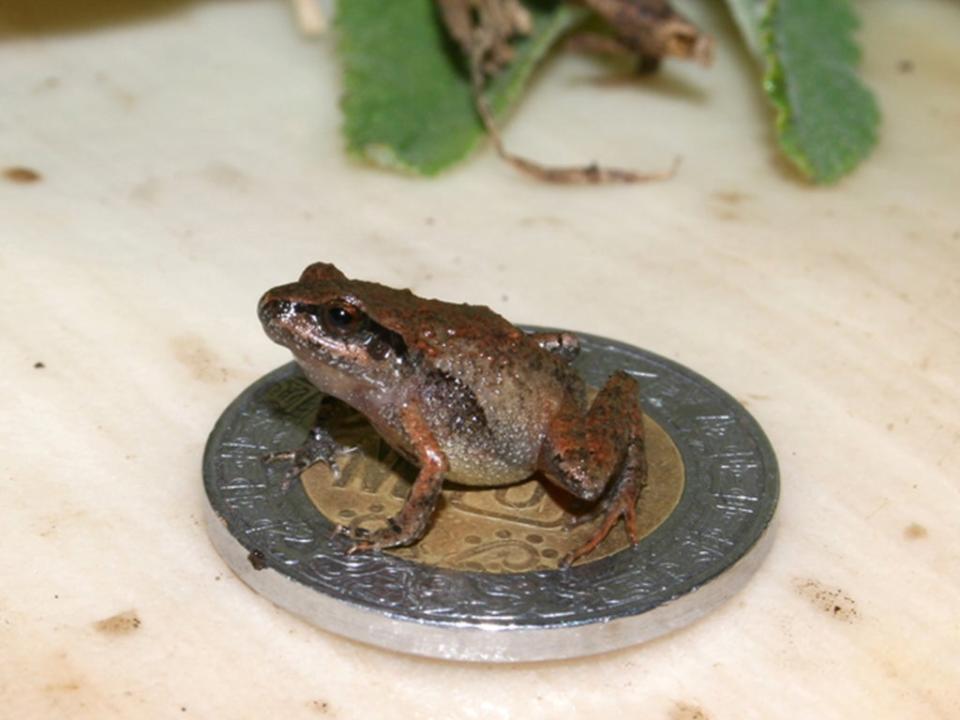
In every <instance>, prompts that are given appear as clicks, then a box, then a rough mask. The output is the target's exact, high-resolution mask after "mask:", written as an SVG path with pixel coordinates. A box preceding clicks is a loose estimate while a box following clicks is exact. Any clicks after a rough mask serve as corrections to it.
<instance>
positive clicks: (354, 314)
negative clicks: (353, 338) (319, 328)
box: [322, 303, 366, 335]
mask: <svg viewBox="0 0 960 720" xmlns="http://www.w3.org/2000/svg"><path fill="white" fill-rule="evenodd" d="M365 318H366V316H365V315H364V314H363V313H362V312H361V311H360V310H359V309H358V308H355V307H354V306H353V305H347V304H340V303H338V304H335V305H326V306H324V308H323V318H322V319H323V325H324V327H325V328H326V329H327V332H329V333H332V334H336V335H347V334H348V333H351V332H354V331H356V330H358V329H359V328H360V327H361V326H362V325H363V321H364V319H365Z"/></svg>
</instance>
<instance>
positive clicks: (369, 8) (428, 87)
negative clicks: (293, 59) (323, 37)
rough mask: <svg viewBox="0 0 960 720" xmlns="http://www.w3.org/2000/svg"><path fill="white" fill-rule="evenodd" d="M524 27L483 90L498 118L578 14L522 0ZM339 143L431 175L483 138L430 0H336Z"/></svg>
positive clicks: (459, 64) (456, 54) (460, 64)
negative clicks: (529, 23)
mask: <svg viewBox="0 0 960 720" xmlns="http://www.w3.org/2000/svg"><path fill="white" fill-rule="evenodd" d="M529 7H530V10H531V12H532V15H533V18H534V30H533V32H532V33H531V35H530V36H529V37H527V38H523V39H521V40H519V41H518V42H517V43H516V56H515V58H514V60H513V62H512V63H511V64H510V66H509V67H508V68H507V69H506V70H505V71H504V72H502V73H501V74H500V75H498V76H497V77H496V78H495V79H494V80H493V81H492V82H491V83H490V87H489V88H488V92H487V96H488V99H489V103H490V106H491V108H492V110H493V112H494V113H495V114H496V115H497V116H503V115H504V114H505V112H506V111H507V110H508V109H509V108H510V107H511V106H512V105H513V104H514V103H515V102H516V100H517V99H518V97H519V94H520V91H521V90H522V89H523V86H524V84H525V82H526V81H527V79H528V78H529V77H530V74H531V72H532V71H533V69H534V67H535V66H536V64H537V61H538V60H540V59H541V58H542V57H543V56H544V55H545V54H546V52H547V50H549V48H550V46H551V45H552V44H553V43H554V42H555V41H556V40H557V38H558V37H559V36H560V35H561V34H563V33H564V32H565V31H566V30H568V29H569V28H570V27H572V26H573V25H575V24H576V23H578V22H580V21H581V20H582V19H583V18H584V16H585V13H584V12H583V11H582V10H580V9H578V8H572V7H570V6H568V5H567V4H565V3H560V2H557V1H554V2H543V1H541V2H536V3H531V4H530V5H529ZM337 29H338V32H339V44H338V50H339V53H340V56H341V60H342V62H343V67H344V97H343V110H344V115H345V123H344V131H345V134H346V137H347V146H348V148H349V150H350V151H351V152H353V153H355V154H357V155H360V156H362V157H364V158H366V159H367V160H370V161H372V162H374V163H376V164H379V165H383V166H386V167H391V168H398V169H404V170H410V171H414V172H418V173H422V174H425V175H432V174H434V173H437V172H439V171H440V170H443V169H444V168H446V167H448V166H450V165H451V164H453V163H455V162H457V161H458V160H461V159H462V158H463V157H465V156H466V155H467V154H468V153H469V152H470V151H471V150H472V149H473V148H474V147H475V146H476V145H477V143H478V142H479V140H480V139H481V137H482V136H483V126H482V125H481V123H480V120H479V118H478V117H477V114H476V111H475V109H474V106H473V100H472V98H471V94H470V83H469V78H468V74H467V68H466V65H465V62H464V60H463V59H462V57H461V53H460V51H459V49H458V48H457V47H456V46H455V45H454V44H453V42H452V41H451V40H450V39H449V38H448V37H447V34H446V32H445V30H444V29H443V27H442V25H441V23H440V18H439V16H438V14H437V11H436V9H435V7H434V2H433V0H340V2H339V3H338V5H337Z"/></svg>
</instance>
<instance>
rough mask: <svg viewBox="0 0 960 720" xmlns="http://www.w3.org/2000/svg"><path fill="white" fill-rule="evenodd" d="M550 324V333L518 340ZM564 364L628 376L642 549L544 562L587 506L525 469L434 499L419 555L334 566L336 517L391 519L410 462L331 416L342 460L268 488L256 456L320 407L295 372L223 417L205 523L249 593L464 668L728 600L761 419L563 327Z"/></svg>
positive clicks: (754, 482)
mask: <svg viewBox="0 0 960 720" xmlns="http://www.w3.org/2000/svg"><path fill="white" fill-rule="evenodd" d="M527 329H528V330H531V331H547V329H545V328H527ZM578 336H579V338H580V340H581V347H582V349H581V353H580V355H579V357H578V358H577V360H576V366H577V369H578V370H579V371H580V373H581V374H582V375H583V377H584V379H585V380H586V381H587V382H588V383H589V384H590V385H592V386H595V387H599V386H601V385H602V384H603V383H604V382H605V381H606V379H607V377H609V375H610V374H611V373H612V372H614V371H615V370H618V369H623V370H626V371H627V372H628V373H630V374H631V375H632V376H634V377H635V378H636V379H637V381H638V383H639V385H640V392H641V400H642V403H643V408H644V412H645V416H646V426H647V436H648V437H647V443H648V455H649V458H648V459H649V464H650V473H649V477H648V481H647V484H646V485H645V487H644V488H643V490H642V492H641V494H640V498H639V501H638V506H637V512H638V524H639V529H640V532H641V536H642V537H641V540H640V542H639V543H637V544H636V545H631V544H630V543H629V542H628V541H627V538H626V533H625V531H624V529H623V528H622V524H621V527H618V528H617V530H616V531H615V532H611V533H610V535H609V536H608V537H607V539H606V540H605V541H604V542H603V543H602V544H601V546H600V547H598V548H597V550H596V551H595V552H594V553H592V554H591V555H588V556H587V557H585V558H583V559H582V560H581V561H580V562H579V563H578V564H576V565H574V566H573V567H572V568H569V569H565V570H560V569H557V563H558V560H559V558H561V557H563V556H564V555H565V554H566V552H568V551H569V550H570V549H572V548H574V547H577V546H579V545H580V544H581V543H582V542H583V539H584V538H585V537H587V536H589V535H590V534H591V532H592V528H591V527H590V526H589V524H587V525H584V526H582V527H578V528H575V529H573V530H571V529H569V528H568V523H567V519H568V518H569V517H570V511H576V510H579V509H582V508H580V507H578V506H577V504H576V503H575V502H573V503H571V499H570V498H568V497H565V496H564V495H563V494H562V493H559V492H557V491H556V490H555V489H553V488H552V487H551V486H550V485H549V484H546V483H542V482H540V481H539V480H538V479H537V478H536V477H534V478H532V479H530V480H528V481H526V482H524V483H520V484H517V485H514V486H510V487H505V488H487V489H473V488H463V487H457V486H450V487H445V489H444V494H443V498H442V500H441V505H440V507H439V508H438V511H437V513H436V515H435V517H434V520H433V524H432V526H431V529H430V532H428V533H427V535H426V536H425V537H424V539H423V540H421V541H420V542H419V543H417V544H416V545H414V546H412V547H410V548H399V549H395V550H390V551H385V552H368V553H356V554H353V555H348V554H347V550H348V549H349V548H350V544H351V543H350V541H349V540H348V539H347V538H344V537H342V536H335V535H334V532H333V531H334V528H335V527H336V525H337V524H344V525H363V526H370V527H376V526H377V525H378V523H382V522H383V521H384V520H385V519H386V518H387V517H389V516H390V515H391V514H392V513H393V512H395V511H396V510H397V509H399V507H400V505H401V503H402V501H403V498H404V497H405V495H406V491H407V489H408V488H409V485H410V482H411V481H412V479H413V477H415V475H416V469H415V468H413V467H412V466H410V465H408V464H407V463H406V462H405V461H404V460H403V459H401V458H400V457H399V456H397V454H396V453H395V452H393V451H392V450H391V449H390V448H389V446H387V445H386V444H385V443H383V442H382V441H381V440H380V438H379V437H378V436H377V435H376V433H375V432H374V431H373V430H372V428H371V427H370V426H369V425H368V424H367V423H366V421H365V420H364V419H363V418H362V416H360V415H359V414H357V413H355V412H353V411H351V410H349V409H344V408H339V409H336V410H335V411H334V412H333V413H328V414H327V415H326V416H325V419H324V422H325V424H326V427H327V428H328V430H330V432H331V433H332V434H333V435H334V437H336V438H337V439H338V440H339V441H340V442H341V443H343V444H345V445H347V446H352V447H354V448H355V450H354V451H353V452H351V453H350V454H346V455H342V456H340V457H339V458H338V461H337V464H338V466H339V468H340V472H339V474H337V473H333V472H331V470H330V469H329V468H327V467H326V466H323V465H317V466H314V467H313V468H311V469H310V470H308V471H307V472H305V473H304V474H303V476H302V482H301V483H297V484H295V485H294V486H293V487H292V488H291V489H290V490H289V491H287V492H284V490H283V488H282V485H283V483H282V480H283V470H284V468H283V467H276V466H274V465H272V464H267V463H265V462H264V460H263V458H264V456H265V455H267V454H269V453H271V452H275V451H278V450H289V449H291V448H295V447H298V446H299V445H300V444H301V443H302V442H303V440H304V438H305V437H306V434H307V432H308V431H309V429H310V427H311V426H312V424H313V423H314V422H315V418H316V416H317V409H318V407H319V406H320V403H321V401H322V399H323V396H321V395H320V393H319V392H318V391H317V390H316V389H315V388H314V387H313V386H312V385H311V384H310V383H309V382H308V381H307V380H306V379H305V378H304V377H303V375H302V374H301V372H300V370H299V368H298V367H297V366H296V364H295V363H290V364H288V365H285V366H283V367H281V368H278V369H277V370H275V371H273V372H271V373H269V374H268V375H266V376H264V377H263V378H261V379H260V380H258V381H257V382H256V383H254V384H253V385H252V386H251V387H249V388H248V389H247V390H245V391H244V392H243V393H242V394H241V395H240V396H239V397H238V398H237V399H236V400H235V401H234V402H233V403H232V404H231V405H230V406H229V407H228V408H227V410H226V411H225V412H224V413H223V415H222V416H221V418H220V420H219V421H218V422H217V424H216V426H215V427H214V429H213V432H212V433H211V435H210V438H209V440H208V442H207V447H206V451H205V455H204V465H203V474H204V484H205V487H206V493H207V498H208V501H209V505H208V513H207V515H208V523H207V525H208V529H209V533H210V537H211V539H212V541H213V543H214V545H215V546H216V548H217V550H218V551H219V552H220V554H221V555H222V556H223V558H224V559H225V561H226V562H227V564H228V565H229V566H230V567H231V568H232V569H233V570H234V572H236V573H237V575H238V576H239V577H240V578H241V579H243V580H244V581H245V582H246V583H247V584H248V585H250V586H251V587H252V588H253V589H255V590H256V591H258V592H260V593H261V594H263V595H264V596H265V597H267V598H269V599H270V600H272V601H273V602H274V603H276V604H277V605H279V606H281V607H283V608H286V609H288V610H290V611H291V612H293V613H295V614H297V615H299V616H301V617H302V618H304V619H306V620H307V621H308V622H311V623H313V624H314V625H317V626H318V627H321V628H324V629H326V630H329V631H331V632H334V633H338V634H341V635H345V636H348V637H351V638H354V639H356V640H360V641H363V642H367V643H371V644H374V645H379V646H381V647H386V648H391V649H393V650H399V651H402V652H409V653H415V654H420V655H427V656H431V657H439V658H448V659H459V660H475V661H502V662H506V661H529V660H545V659H559V658H567V657H576V656H580V655H588V654H593V653H598V652H604V651H607V650H612V649H615V648H619V647H624V646H626V645H631V644H635V643H639V642H643V641H646V640H649V639H651V638H653V637H656V636H659V635H662V634H664V633H666V632H669V631H671V630H674V629H676V628H679V627H681V626H683V625H685V624H688V623H689V622H692V621H693V620H695V619H697V618H699V617H701V616H703V615H704V614H706V613H707V612H709V611H710V610H711V609H713V608H715V607H716V606H718V605H719V604H720V603H722V602H723V601H724V600H726V599H727V598H729V597H730V596H731V595H733V593H735V592H736V591H737V590H738V589H739V588H740V587H741V586H742V585H743V584H745V583H746V581H747V579H748V578H749V577H750V575H751V574H752V573H753V571H754V570H755V569H756V568H757V567H758V565H759V563H760V561H761V559H762V557H763V556H764V554H765V552H766V550H767V549H768V547H769V543H770V538H771V537H772V535H771V533H768V532H767V530H768V528H769V527H770V525H771V522H772V520H773V516H774V511H775V509H776V504H777V498H778V494H779V476H778V471H777V464H776V458H775V456H774V453H773V450H772V448H771V447H770V444H769V442H768V441H767V439H766V437H765V436H764V434H763V431H762V430H761V429H760V427H759V425H758V424H757V422H756V421H755V420H754V419H753V418H752V417H751V416H750V414H749V413H748V412H747V411H746V410H745V409H744V408H743V406H742V405H741V404H740V403H738V402H737V401H736V400H734V399H733V398H732V397H731V396H730V395H728V394H727V393H726V392H724V391H723V390H721V389H720V388H718V387H717V386H716V385H714V384H712V383H711V382H709V381H708V380H706V379H704V378H703V377H701V376H699V375H697V374H696V373H694V372H692V371H691V370H689V369H687V368H685V367H683V366H681V365H678V364H677V363H674V362H672V361H670V360H667V359H665V358H663V357H660V356H657V355H655V354H653V353H650V352H647V351H644V350H641V349H639V348H635V347H632V346H629V345H626V344H623V343H620V342H616V341H613V340H607V339H604V338H600V337H596V336H592V335H587V334H582V333H580V334H578Z"/></svg>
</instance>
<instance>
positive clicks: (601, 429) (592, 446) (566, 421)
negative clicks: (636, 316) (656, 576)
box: [540, 371, 647, 566]
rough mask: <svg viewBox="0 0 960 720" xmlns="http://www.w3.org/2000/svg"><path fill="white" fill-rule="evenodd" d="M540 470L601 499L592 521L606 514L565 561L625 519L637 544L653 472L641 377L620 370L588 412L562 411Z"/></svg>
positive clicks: (554, 423)
mask: <svg viewBox="0 0 960 720" xmlns="http://www.w3.org/2000/svg"><path fill="white" fill-rule="evenodd" d="M540 468H541V469H542V470H543V471H544V472H545V474H546V476H547V478H549V479H550V480H551V481H553V482H554V483H555V484H557V485H559V486H560V487H562V488H563V489H564V490H567V491H568V492H570V493H571V494H573V495H575V496H576V497H578V498H580V499H581V500H587V501H596V502H597V507H596V508H595V510H594V511H593V512H592V513H590V515H588V516H587V518H586V520H587V521H592V520H595V519H596V518H597V517H602V518H603V520H602V522H601V524H600V527H599V528H598V529H597V531H596V533H594V535H593V536H591V537H590V539H589V540H587V542H586V543H584V544H583V546H582V547H580V548H577V549H576V550H574V551H573V552H571V553H570V554H569V555H567V557H566V558H564V561H563V562H562V563H561V565H563V566H567V565H570V564H571V563H573V562H574V561H575V560H577V559H579V558H581V557H583V556H584V555H586V554H588V553H590V552H591V551H593V550H594V549H595V548H596V547H597V545H599V544H600V542H601V541H602V540H603V539H604V538H605V537H606V536H607V535H608V534H609V532H610V530H611V529H612V528H613V527H614V526H615V525H616V524H617V522H618V521H619V520H620V519H621V518H623V520H624V523H625V524H626V528H627V534H628V535H629V536H630V539H631V541H632V542H637V517H636V503H637V499H638V496H639V493H640V489H641V488H642V487H643V484H644V483H645V481H646V474H647V463H646V454H645V451H644V432H643V412H642V410H641V409H640V401H639V399H638V387H637V381H636V380H635V379H634V378H632V377H630V375H628V374H627V373H625V372H623V371H620V372H617V373H615V374H614V375H613V376H611V377H610V379H609V380H608V381H607V384H606V385H604V386H603V388H602V389H601V390H600V392H599V393H598V394H597V396H596V398H594V400H593V403H592V404H591V405H590V408H589V410H588V411H587V412H586V414H584V413H583V411H582V410H581V409H580V408H577V407H572V406H571V407H567V408H563V409H561V410H560V412H558V413H557V415H556V417H555V418H554V420H553V421H552V422H551V424H550V427H549V429H548V431H547V438H546V440H545V442H544V445H543V450H542V453H541V456H540Z"/></svg>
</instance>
